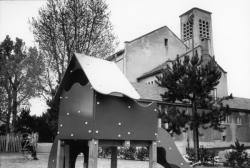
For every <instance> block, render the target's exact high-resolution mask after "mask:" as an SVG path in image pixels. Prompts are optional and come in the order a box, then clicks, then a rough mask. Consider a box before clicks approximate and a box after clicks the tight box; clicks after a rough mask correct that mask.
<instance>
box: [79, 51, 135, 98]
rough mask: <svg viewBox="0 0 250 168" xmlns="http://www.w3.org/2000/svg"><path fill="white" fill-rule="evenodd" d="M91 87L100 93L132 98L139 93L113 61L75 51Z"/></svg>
mask: <svg viewBox="0 0 250 168" xmlns="http://www.w3.org/2000/svg"><path fill="white" fill-rule="evenodd" d="M75 56H76V59H77V61H78V62H79V64H80V66H81V68H82V69H83V71H84V73H85V74H86V76H87V78H88V80H89V82H90V84H91V86H92V87H93V89H94V90H95V91H97V92H99V93H101V94H105V95H108V94H112V93H120V94H123V95H126V96H128V97H130V98H132V99H140V95H139V94H138V93H137V92H136V90H135V89H134V87H133V86H132V85H131V84H130V82H129V81H128V79H127V78H126V77H125V76H124V74H123V73H122V72H121V70H120V69H119V68H118V67H117V65H116V64H115V63H114V62H110V61H106V60H103V59H100V58H94V57H89V56H86V55H84V54H78V53H75Z"/></svg>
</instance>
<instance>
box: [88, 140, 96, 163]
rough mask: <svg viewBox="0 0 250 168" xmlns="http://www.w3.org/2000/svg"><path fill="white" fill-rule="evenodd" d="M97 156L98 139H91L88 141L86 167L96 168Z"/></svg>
mask: <svg viewBox="0 0 250 168" xmlns="http://www.w3.org/2000/svg"><path fill="white" fill-rule="evenodd" d="M97 158H98V140H95V139H92V140H90V141H89V160H88V168H97Z"/></svg>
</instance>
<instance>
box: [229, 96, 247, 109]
mask: <svg viewBox="0 0 250 168" xmlns="http://www.w3.org/2000/svg"><path fill="white" fill-rule="evenodd" d="M224 104H227V105H229V107H230V108H231V109H237V110H239V111H241V110H242V111H245V110H247V111H250V99H247V98H241V97H234V98H233V99H229V100H225V101H224Z"/></svg>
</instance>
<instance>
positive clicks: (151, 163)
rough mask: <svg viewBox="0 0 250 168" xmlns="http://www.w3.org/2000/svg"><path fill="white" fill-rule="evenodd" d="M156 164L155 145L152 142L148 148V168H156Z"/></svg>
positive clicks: (154, 142)
mask: <svg viewBox="0 0 250 168" xmlns="http://www.w3.org/2000/svg"><path fill="white" fill-rule="evenodd" d="M156 164H157V143H156V141H152V143H151V144H150V146H149V168H156Z"/></svg>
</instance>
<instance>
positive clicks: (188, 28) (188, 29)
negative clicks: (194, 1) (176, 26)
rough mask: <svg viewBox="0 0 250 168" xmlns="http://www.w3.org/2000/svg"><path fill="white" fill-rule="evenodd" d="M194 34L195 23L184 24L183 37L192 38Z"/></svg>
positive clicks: (185, 38)
mask: <svg viewBox="0 0 250 168" xmlns="http://www.w3.org/2000/svg"><path fill="white" fill-rule="evenodd" d="M192 35H193V25H192V24H191V23H189V22H187V23H185V24H183V37H184V40H188V39H190V38H192Z"/></svg>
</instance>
